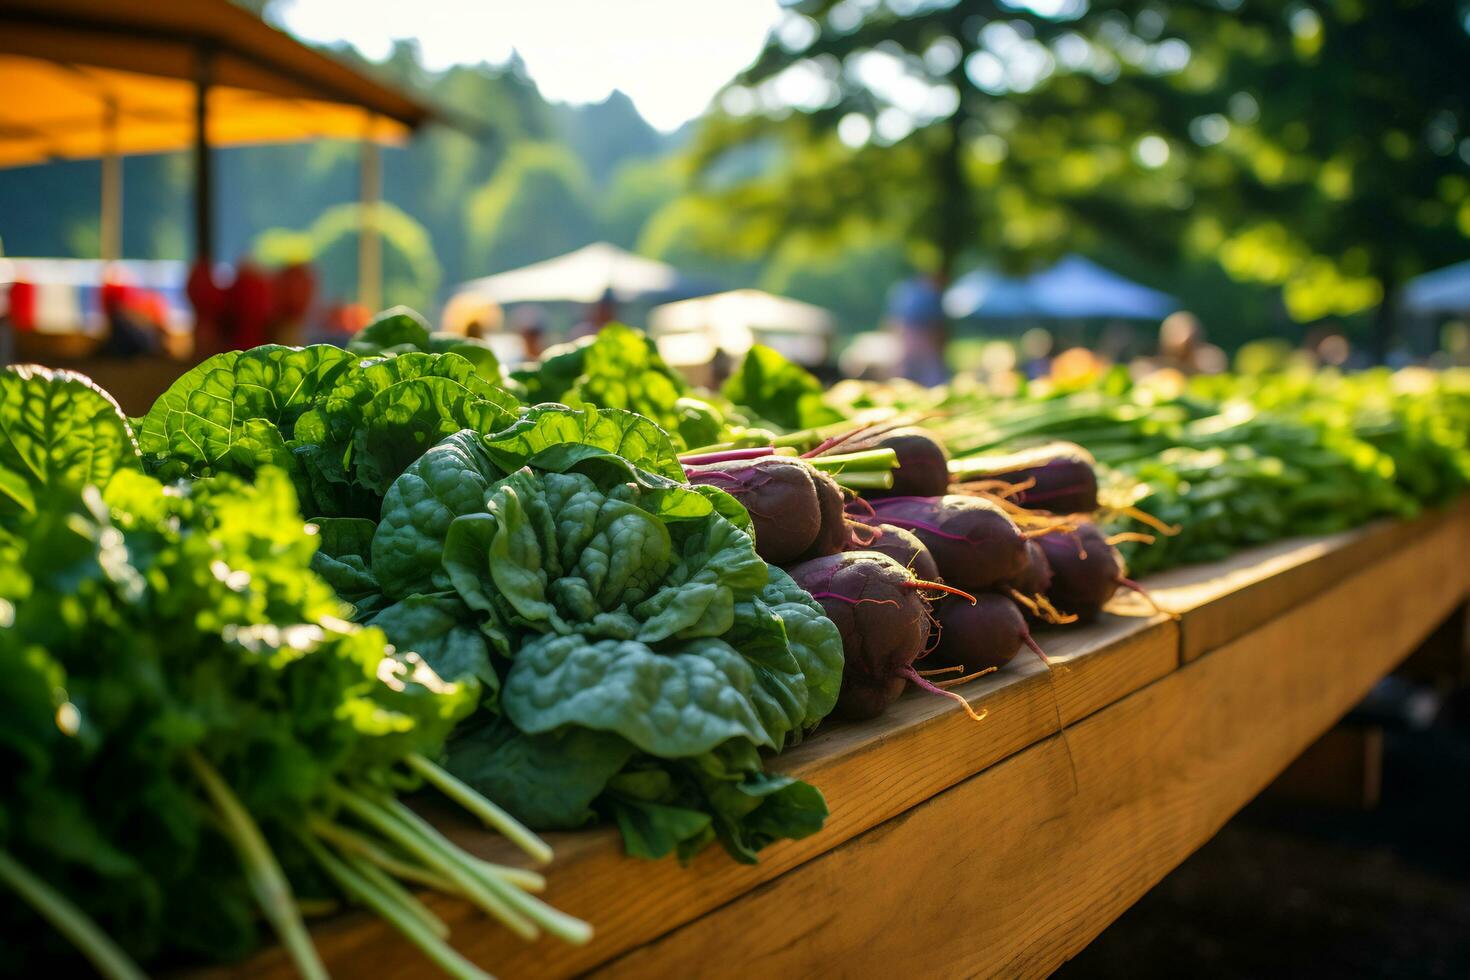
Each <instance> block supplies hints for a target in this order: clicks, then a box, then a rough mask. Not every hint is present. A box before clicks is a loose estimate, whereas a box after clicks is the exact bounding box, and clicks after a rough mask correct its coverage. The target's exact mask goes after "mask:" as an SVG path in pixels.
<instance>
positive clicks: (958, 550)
mask: <svg viewBox="0 0 1470 980" xmlns="http://www.w3.org/2000/svg"><path fill="white" fill-rule="evenodd" d="M853 516H854V517H855V518H857V519H858V520H863V521H865V522H867V523H870V524H894V525H897V526H898V527H901V528H904V529H905V530H907V531H910V532H912V533H913V535H914V537H916V538H918V539H919V540H920V541H922V542H923V543H924V546H925V547H926V548H928V549H929V553H930V554H931V555H933V556H934V563H935V564H936V565H937V566H938V567H939V574H940V575H942V576H943V577H944V581H945V583H946V584H947V585H952V586H954V587H955V588H958V589H963V590H965V591H966V592H969V593H977V592H985V591H987V590H989V589H992V588H995V587H996V586H998V585H999V584H1000V583H1002V582H1009V581H1012V580H1014V579H1016V578H1017V577H1018V576H1020V574H1021V572H1022V571H1023V570H1024V569H1025V567H1026V539H1025V537H1023V536H1022V534H1021V531H1020V529H1019V528H1018V527H1016V523H1015V521H1013V520H1011V518H1010V516H1009V515H1007V514H1006V512H1005V511H1004V510H1002V509H1001V508H1000V507H999V506H998V505H996V504H994V503H992V502H990V501H988V500H985V499H984V498H981V497H966V496H961V495H958V494H946V495H945V496H942V497H890V498H888V499H885V500H875V501H873V502H872V508H871V513H870V514H866V515H865V514H864V513H861V512H857V511H855V512H854V514H853Z"/></svg>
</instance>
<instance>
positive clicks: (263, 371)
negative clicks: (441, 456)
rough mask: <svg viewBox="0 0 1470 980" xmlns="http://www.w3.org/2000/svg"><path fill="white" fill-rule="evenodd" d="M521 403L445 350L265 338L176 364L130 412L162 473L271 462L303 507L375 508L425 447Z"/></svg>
mask: <svg viewBox="0 0 1470 980" xmlns="http://www.w3.org/2000/svg"><path fill="white" fill-rule="evenodd" d="M519 408H520V403H519V401H518V400H517V399H516V397H515V396H514V395H512V394H511V393H510V392H508V391H506V390H505V389H504V388H502V387H499V386H498V385H496V384H494V383H492V382H491V381H487V380H486V379H485V378H484V377H482V376H481V375H480V374H479V373H478V372H477V370H476V366H475V365H474V364H472V363H471V362H470V361H468V360H466V359H465V358H464V357H462V356H460V355H459V354H455V353H442V354H440V353H422V352H417V351H409V352H405V353H401V354H393V355H390V356H381V357H372V358H362V357H359V356H357V355H355V354H352V353H350V352H348V351H344V350H340V349H339V348H336V347H331V346H327V345H316V346H311V347H304V348H297V347H282V346H279V345H266V346H263V347H256V348H253V349H251V350H248V351H227V352H225V353H223V354H217V355H215V356H214V357H211V358H209V359H208V360H207V361H204V362H203V363H202V364H200V365H198V366H197V367H195V368H194V369H193V370H191V371H189V372H187V373H185V374H184V375H183V376H182V377H180V378H179V379H178V380H177V381H175V382H174V383H173V384H172V385H170V386H169V388H168V390H167V391H165V392H164V393H163V394H162V395H161V396H159V398H158V400H157V401H156V402H155V403H154V404H153V407H152V408H150V409H149V411H148V413H147V414H146V415H145V416H144V417H143V418H141V419H139V420H138V422H137V425H138V444H139V448H140V449H141V451H142V453H143V457H144V460H145V462H146V464H147V466H148V468H149V470H150V471H151V472H154V473H156V474H158V475H159V476H161V477H164V478H165V479H173V478H177V477H183V476H191V477H199V476H208V475H211V474H216V473H235V474H239V475H242V476H250V475H251V474H253V473H255V472H256V471H257V470H259V469H260V468H261V467H263V466H278V467H281V468H283V469H285V470H286V471H287V472H288V473H290V474H291V476H292V481H293V483H294V484H295V486H296V489H297V493H298V496H299V497H300V499H301V503H302V508H303V509H304V510H305V511H306V512H307V513H308V514H310V515H312V516H317V515H322V516H353V515H355V516H363V517H376V516H377V514H378V509H379V507H380V506H381V504H382V498H383V494H384V492H385V491H386V490H387V489H388V487H389V485H391V484H392V482H393V480H394V478H395V477H397V476H398V474H399V473H402V472H403V470H404V468H405V467H406V466H408V464H409V463H411V462H413V461H414V460H415V459H417V458H418V457H419V456H420V455H421V454H422V453H423V452H424V451H425V450H426V449H428V448H429V447H430V446H432V445H434V443H436V442H438V441H439V440H440V439H442V438H443V437H444V436H447V435H450V434H452V433H454V432H458V431H460V430H461V429H474V430H476V431H479V432H494V431H496V430H498V429H501V428H504V427H505V426H506V425H508V424H510V423H511V422H512V421H513V420H514V419H515V417H516V413H517V412H518V410H519Z"/></svg>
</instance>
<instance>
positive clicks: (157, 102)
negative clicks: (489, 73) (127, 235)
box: [0, 0, 431, 166]
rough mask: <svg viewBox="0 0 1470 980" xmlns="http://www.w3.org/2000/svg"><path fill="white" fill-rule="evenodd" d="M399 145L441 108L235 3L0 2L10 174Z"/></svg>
mask: <svg viewBox="0 0 1470 980" xmlns="http://www.w3.org/2000/svg"><path fill="white" fill-rule="evenodd" d="M201 87H203V88H204V89H206V90H207V93H208V107H207V108H208V125H207V129H206V132H205V134H204V135H205V137H206V139H207V141H208V142H209V143H210V144H211V145H229V144H239V143H266V142H282V141H289V140H299V139H311V138H316V137H322V136H339V137H350V138H354V139H359V138H363V137H365V136H366V137H371V138H374V139H395V138H402V137H404V136H406V135H407V134H408V132H409V131H410V130H412V129H414V128H415V127H417V126H418V125H420V124H421V123H423V122H425V121H426V120H427V119H429V117H430V115H431V112H430V110H429V109H428V108H427V107H426V106H424V105H423V104H422V103H420V102H418V101H416V100H414V99H413V98H411V97H410V96H407V95H405V94H403V93H401V92H399V91H396V90H395V89H393V88H390V87H389V86H387V85H384V84H383V83H381V82H378V81H376V80H375V79H372V78H370V77H368V76H367V75H365V74H363V73H361V72H358V71H355V70H354V69H352V68H349V67H348V66H346V65H344V64H342V63H341V62H338V61H336V60H335V59H333V58H331V57H328V56H327V55H325V54H322V53H321V52H319V51H315V50H313V49H311V48H308V47H307V46H305V45H303V44H301V43H300V42H298V41H296V40H294V39H293V38H291V37H289V36H288V35H286V34H283V33H282V32H280V31H278V30H276V29H275V28H273V27H271V26H269V25H268V24H266V23H265V22H264V21H262V20H260V19H259V18H258V17H256V16H254V15H253V14H251V13H249V12H248V11H245V10H242V9H240V8H239V7H236V6H234V5H233V4H231V3H229V2H227V0H0V92H3V93H4V98H3V99H0V166H18V165H23V164H27V163H43V162H45V161H47V160H52V159H57V158H69V159H75V158H93V157H101V156H106V155H108V154H110V153H122V154H128V153H157V152H162V151H167V150H179V149H185V148H187V147H189V146H191V145H193V143H194V139H195V122H196V110H197V109H198V106H197V105H196V103H197V97H198V94H199V90H200V88H201Z"/></svg>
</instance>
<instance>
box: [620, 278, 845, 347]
mask: <svg viewBox="0 0 1470 980" xmlns="http://www.w3.org/2000/svg"><path fill="white" fill-rule="evenodd" d="M834 326H835V325H834V321H833V318H832V314H831V313H829V312H828V311H827V310H824V309H822V308H821V307H820V306H813V305H812V304H810V303H802V302H800V301H798V300H794V299H787V298H786V297H784V296H776V295H773V294H771V293H767V292H762V291H761V290H759V289H735V290H731V291H729V292H724V293H715V294H714V295H711V296H701V297H698V298H696V299H686V300H680V301H679V302H677V303H665V304H664V305H663V306H658V307H655V308H654V309H653V311H652V312H651V313H650V314H649V317H648V332H649V333H650V334H651V335H652V336H653V337H654V338H655V340H656V341H657V342H658V348H659V353H660V354H661V355H662V356H663V357H664V359H665V360H666V361H668V362H669V363H670V364H677V365H682V364H706V363H708V362H709V361H710V359H711V358H713V357H714V354H715V351H717V350H723V351H724V352H725V353H726V354H729V355H730V356H732V357H737V358H738V357H739V356H741V355H742V354H744V353H745V352H746V351H748V350H750V347H751V345H752V344H757V343H760V344H765V345H766V346H768V347H772V348H774V349H776V350H777V351H780V352H781V353H782V354H783V355H785V356H786V357H788V358H790V359H791V360H793V361H796V362H797V363H799V364H807V365H815V364H821V363H823V362H824V361H826V359H827V355H828V353H829V346H830V342H831V338H832V333H833V330H834Z"/></svg>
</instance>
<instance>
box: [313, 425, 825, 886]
mask: <svg viewBox="0 0 1470 980" xmlns="http://www.w3.org/2000/svg"><path fill="white" fill-rule="evenodd" d="M677 473H678V462H677V459H676V457H675V456H674V454H673V450H672V446H671V444H670V442H669V440H668V438H667V436H665V435H664V434H663V433H662V431H661V430H660V429H659V428H658V427H657V426H655V425H653V424H652V423H651V422H649V421H648V420H647V419H644V418H641V417H639V416H637V415H633V414H631V413H626V412H616V411H603V412H598V411H596V410H593V409H584V410H582V411H574V410H570V409H567V408H565V407H561V406H542V407H538V408H536V409H532V410H531V411H530V412H529V413H528V414H527V416H526V417H525V418H524V419H522V420H521V421H520V422H518V423H516V424H515V425H514V426H512V427H511V428H510V429H508V430H506V431H505V432H502V433H500V434H497V435H495V436H492V437H489V438H485V437H481V436H479V435H477V434H476V433H473V432H463V433H459V434H456V435H454V436H451V437H450V438H448V439H446V440H444V441H443V442H442V443H440V444H439V445H438V446H436V447H434V448H433V449H431V450H430V451H429V452H427V453H425V454H424V456H423V457H422V458H420V459H419V460H418V461H417V462H415V463H413V464H412V465H410V466H409V467H408V469H407V470H405V471H404V473H403V475H402V476H400V477H399V478H398V480H396V481H395V482H394V484H393V486H392V487H391V488H390V489H389V491H388V493H387V495H386V497H385V499H384V506H383V514H382V521H381V523H379V524H378V525H377V527H376V528H374V529H372V534H371V537H370V539H369V538H368V536H367V535H366V533H365V532H366V530H367V528H365V527H362V526H360V525H351V524H348V523H344V522H331V521H328V522H323V536H324V538H330V539H333V541H334V543H335V544H337V545H338V547H336V548H332V549H329V552H330V553H328V554H325V555H324V556H323V558H322V568H323V571H324V573H325V574H327V575H328V577H329V578H331V579H332V580H333V581H334V582H336V583H338V587H339V589H340V590H342V591H344V592H349V593H352V594H355V595H356V597H357V600H358V603H359V605H358V608H359V614H360V615H361V616H362V617H363V618H365V619H366V620H367V621H368V622H370V623H372V624H374V625H376V626H379V627H381V628H382V629H383V630H384V631H385V632H386V633H387V634H388V635H389V637H390V639H392V640H393V642H394V643H395V644H397V645H399V646H400V647H401V648H403V649H412V650H416V651H417V652H419V653H420V654H421V655H422V656H423V657H424V658H425V659H426V660H427V661H428V662H429V663H430V664H431V665H432V666H434V667H435V669H437V670H439V671H440V672H441V673H443V674H444V675H445V676H465V675H469V676H473V677H476V678H478V679H479V680H480V681H481V683H482V685H483V690H484V691H485V696H484V699H483V702H482V711H481V713H480V715H479V716H478V717H477V718H476V719H474V720H472V722H471V723H470V724H469V726H468V727H467V728H466V729H465V730H464V731H463V732H462V734H461V735H460V736H459V737H458V738H457V739H456V740H455V741H454V743H453V744H452V746H451V750H450V756H449V763H448V765H449V768H450V770H451V771H452V772H454V773H456V774H457V775H458V776H459V777H460V778H462V779H464V780H465V781H466V782H468V783H469V784H470V785H472V786H475V787H476V788H478V789H481V790H483V791H486V792H488V793H492V794H494V795H495V796H496V798H497V799H498V800H500V801H501V802H502V803H503V804H505V805H506V807H507V809H509V810H511V812H512V813H514V814H516V815H517V816H519V817H520V818H522V819H524V820H526V821H527V822H528V823H531V824H532V825H536V826H541V827H546V828H569V827H575V826H579V825H581V824H584V823H586V822H587V821H589V820H591V819H593V818H594V816H598V815H600V816H603V817H605V818H608V819H612V820H615V821H616V822H617V823H618V825H619V826H620V827H621V829H622V831H623V835H624V839H625V841H626V843H627V846H628V849H629V851H630V852H632V853H635V854H639V855H642V856H647V857H658V856H662V855H664V854H668V853H670V852H673V851H677V852H678V853H679V854H680V855H681V856H682V857H687V856H689V855H692V854H693V853H695V852H696V851H698V850H699V849H701V848H702V847H704V846H705V845H706V844H708V843H709V842H710V841H712V840H715V839H719V840H720V841H721V842H722V843H723V844H724V845H725V847H726V848H727V849H728V850H729V851H730V853H731V854H732V855H734V856H735V857H737V858H739V859H741V860H747V861H749V860H754V856H755V852H756V851H757V850H759V849H760V848H761V847H762V846H764V845H765V844H767V843H769V842H770V841H772V840H775V839H777V838H781V837H800V836H804V835H806V834H809V833H812V832H814V831H815V830H817V829H818V828H819V827H820V826H821V824H822V820H823V818H824V817H825V815H826V808H825V804H824V803H823V801H822V798H821V796H820V794H819V793H818V792H817V791H816V790H815V789H813V788H812V787H810V786H808V785H806V784H804V783H801V782H799V781H796V780H792V779H789V778H787V777H784V776H777V775H773V774H769V773H766V772H765V771H764V768H763V765H762V761H761V757H760V750H762V749H768V750H779V749H780V748H781V747H782V746H784V745H786V744H788V743H789V742H790V741H792V740H794V739H795V738H797V737H799V736H800V734H801V733H802V732H803V731H805V730H808V729H810V728H811V727H812V726H814V725H815V724H816V723H817V721H818V720H820V719H821V718H822V717H823V716H825V715H826V714H827V713H828V712H829V711H830V710H831V708H832V706H833V703H834V701H835V698H836V695H837V690H838V687H839V684H840V680H841V668H842V645H841V640H840V637H839V636H838V634H837V630H836V627H835V626H833V624H832V623H831V621H830V620H829V619H827V617H826V616H825V615H824V614H823V612H822V610H821V607H820V606H818V605H817V604H816V603H815V602H814V601H813V600H812V599H811V598H810V596H808V595H807V594H806V593H805V592H803V591H802V590H801V589H799V588H798V587H797V586H796V585H795V584H794V583H793V582H792V580H791V579H790V578H789V577H788V576H787V575H786V574H785V573H784V572H782V571H781V570H780V569H777V568H775V567H772V566H768V565H767V564H766V563H765V562H763V561H762V560H761V559H760V558H759V557H758V556H757V555H756V554H755V549H754V545H753V543H752V541H751V537H750V534H749V519H748V517H747V516H746V515H745V513H744V511H743V510H742V509H741V508H740V507H739V505H738V504H736V503H735V502H734V500H733V499H732V498H730V497H729V496H728V495H727V494H725V493H724V492H722V491H720V490H717V489H713V488H709V487H690V486H688V485H687V484H683V483H682V482H679V481H678V480H677V479H676V478H675V474H677ZM353 548H355V549H356V550H355V551H353V550H352V549H353ZM374 587H376V591H374Z"/></svg>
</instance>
